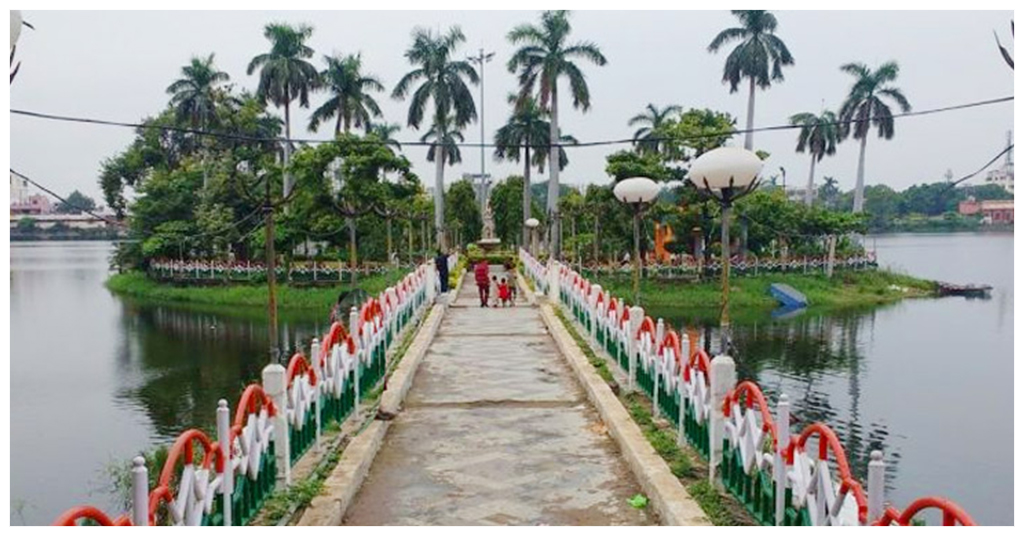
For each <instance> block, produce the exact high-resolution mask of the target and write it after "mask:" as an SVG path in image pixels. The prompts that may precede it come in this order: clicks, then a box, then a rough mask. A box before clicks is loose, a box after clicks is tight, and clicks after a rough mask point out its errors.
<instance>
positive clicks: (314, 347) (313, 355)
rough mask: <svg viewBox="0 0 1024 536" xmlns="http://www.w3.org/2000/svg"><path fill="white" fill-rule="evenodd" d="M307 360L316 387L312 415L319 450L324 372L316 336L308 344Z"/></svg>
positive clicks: (318, 341)
mask: <svg viewBox="0 0 1024 536" xmlns="http://www.w3.org/2000/svg"><path fill="white" fill-rule="evenodd" d="M309 361H310V364H311V365H313V374H316V387H314V388H313V417H314V419H315V420H316V451H317V452H320V450H321V449H320V404H322V403H323V402H321V400H320V396H321V394H322V393H323V390H324V374H323V371H322V370H320V340H319V339H317V338H316V337H314V338H313V342H312V343H310V345H309Z"/></svg>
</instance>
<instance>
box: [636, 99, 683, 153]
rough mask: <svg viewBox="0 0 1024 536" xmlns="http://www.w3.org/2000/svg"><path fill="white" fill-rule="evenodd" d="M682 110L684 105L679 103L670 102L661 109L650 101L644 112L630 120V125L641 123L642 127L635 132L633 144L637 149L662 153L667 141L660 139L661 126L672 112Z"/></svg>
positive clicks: (680, 111)
mask: <svg viewBox="0 0 1024 536" xmlns="http://www.w3.org/2000/svg"><path fill="white" fill-rule="evenodd" d="M682 112H683V107H682V106H679V105H677V104H670V105H668V106H666V107H664V108H662V109H660V110H659V109H658V107H657V106H655V105H654V103H649V104H648V105H647V107H646V108H645V109H644V111H643V112H642V113H639V114H637V115H634V116H633V117H632V118H631V119H630V120H629V126H631V127H635V126H637V125H640V128H638V129H637V130H636V132H634V133H633V145H634V146H636V148H637V151H640V152H642V153H643V152H650V153H661V152H662V148H663V147H664V146H665V142H664V141H661V140H660V139H659V138H660V137H661V133H660V130H661V128H662V127H663V126H664V125H665V122H666V120H668V118H669V116H670V115H671V114H673V113H682Z"/></svg>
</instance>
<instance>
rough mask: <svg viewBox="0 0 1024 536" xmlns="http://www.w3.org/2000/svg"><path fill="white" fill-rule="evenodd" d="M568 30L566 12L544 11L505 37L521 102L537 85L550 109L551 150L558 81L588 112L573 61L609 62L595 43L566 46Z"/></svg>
mask: <svg viewBox="0 0 1024 536" xmlns="http://www.w3.org/2000/svg"><path fill="white" fill-rule="evenodd" d="M570 31H572V28H571V26H570V25H569V12H568V11H545V12H544V13H543V14H542V15H541V17H540V25H539V26H534V25H532V24H521V25H519V26H516V27H515V28H513V29H512V31H511V32H509V34H508V40H509V41H511V42H512V44H513V45H520V47H519V49H518V50H516V51H515V53H514V54H513V55H512V58H510V59H509V60H508V70H509V72H511V73H514V72H516V71H517V70H519V71H520V72H519V98H520V100H523V99H525V98H526V97H527V96H529V95H530V94H532V93H533V91H534V88H535V87H536V86H538V85H539V94H540V105H541V107H542V108H546V109H547V110H549V112H550V116H551V128H550V131H549V135H548V145H549V146H550V147H555V146H558V145H559V143H558V140H559V138H560V137H561V133H560V131H559V129H558V78H559V77H560V76H565V77H566V78H568V79H569V89H570V90H571V92H572V104H573V107H574V108H577V109H582V110H583V111H584V112H586V111H587V110H589V109H590V89H589V88H588V87H587V81H586V78H585V77H584V76H583V71H581V70H580V68H579V66H578V65H576V63H574V62H573V61H574V60H577V59H579V60H588V61H591V62H593V63H594V64H596V65H599V66H600V65H605V64H606V63H608V60H607V59H605V57H604V55H603V54H601V50H600V49H599V48H598V47H597V45H596V44H594V43H591V42H589V41H579V42H576V43H571V44H570V43H567V42H566V39H567V38H568V36H569V32H570ZM538 82H539V84H538ZM550 171H551V175H550V179H549V181H548V206H547V210H548V212H549V213H550V215H551V218H550V221H551V222H552V225H550V226H548V230H549V232H550V233H551V237H550V239H549V240H548V243H549V244H550V247H551V255H552V256H554V257H556V258H557V257H559V256H560V254H561V250H562V244H561V240H560V236H561V228H560V225H561V224H560V222H559V218H558V193H559V189H558V172H559V166H551V168H550Z"/></svg>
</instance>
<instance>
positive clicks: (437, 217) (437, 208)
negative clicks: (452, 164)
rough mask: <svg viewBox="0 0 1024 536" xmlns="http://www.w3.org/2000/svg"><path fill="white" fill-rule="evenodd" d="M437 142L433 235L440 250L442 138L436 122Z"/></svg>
mask: <svg viewBox="0 0 1024 536" xmlns="http://www.w3.org/2000/svg"><path fill="white" fill-rule="evenodd" d="M435 128H436V129H437V140H436V143H437V145H435V150H434V165H435V168H434V169H435V171H434V172H435V179H434V228H435V229H434V233H435V236H437V247H438V248H439V249H441V250H445V249H447V248H446V247H445V236H444V145H442V143H443V140H444V138H443V137H442V136H443V134H444V133H443V132H441V121H437V125H436V126H435Z"/></svg>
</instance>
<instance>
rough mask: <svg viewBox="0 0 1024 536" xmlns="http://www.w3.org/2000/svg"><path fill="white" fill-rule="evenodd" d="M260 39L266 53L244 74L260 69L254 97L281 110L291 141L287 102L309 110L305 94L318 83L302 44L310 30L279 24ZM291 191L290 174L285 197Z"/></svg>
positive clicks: (286, 156)
mask: <svg viewBox="0 0 1024 536" xmlns="http://www.w3.org/2000/svg"><path fill="white" fill-rule="evenodd" d="M263 36H264V37H266V38H267V40H269V41H270V52H267V53H265V54H260V55H258V56H256V57H255V58H253V59H252V61H250V62H249V67H248V68H247V69H246V74H249V75H251V74H252V73H254V72H255V71H256V69H259V70H260V81H259V85H257V87H256V96H257V97H259V99H260V101H261V102H263V103H266V102H267V101H270V102H272V103H274V106H278V107H284V132H285V137H286V138H288V139H289V140H291V137H292V121H291V103H292V101H293V100H295V99H296V98H298V99H299V106H301V107H303V108H309V93H310V91H313V90H314V89H316V88H317V87H318V85H319V83H320V73H318V72H317V70H316V67H314V66H313V64H312V63H309V62H308V61H306V58H312V57H313V49H312V48H310V47H309V46H307V45H306V41H307V40H308V39H309V38H310V37H312V36H313V28H312V27H310V26H307V25H305V24H300V25H299V26H298V27H293V26H289V25H287V24H282V23H271V24H268V25H266V27H264V29H263ZM291 146H292V144H291V141H289V142H287V143H285V146H284V160H285V167H286V168H287V166H288V164H289V163H290V162H291ZM291 191H292V179H291V174H290V173H286V174H285V177H284V192H285V195H288V194H290V193H291Z"/></svg>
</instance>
